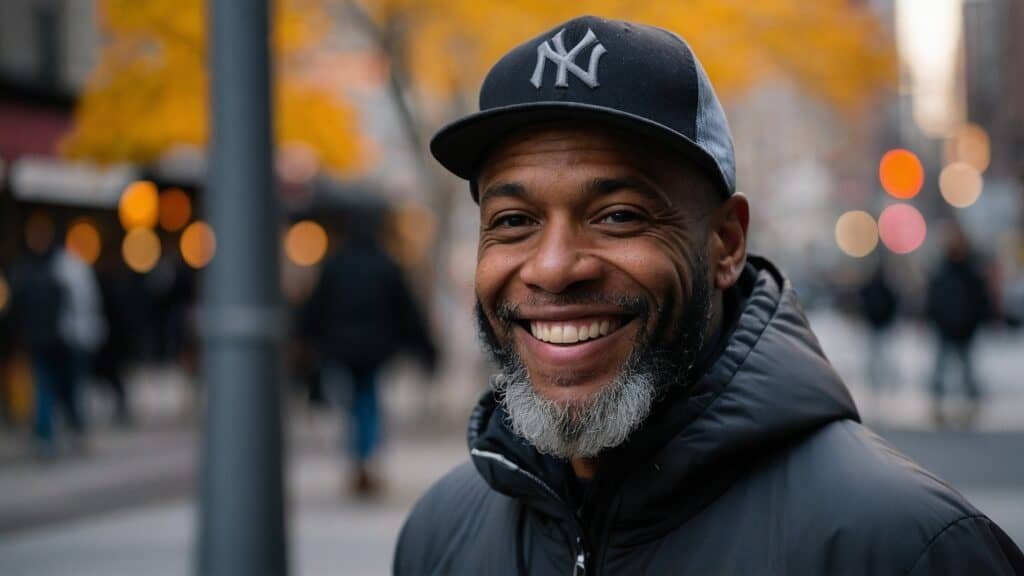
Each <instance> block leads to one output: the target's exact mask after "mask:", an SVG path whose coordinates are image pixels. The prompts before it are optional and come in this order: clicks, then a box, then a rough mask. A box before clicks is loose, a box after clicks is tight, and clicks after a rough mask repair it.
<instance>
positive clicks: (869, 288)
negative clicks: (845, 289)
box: [857, 260, 899, 394]
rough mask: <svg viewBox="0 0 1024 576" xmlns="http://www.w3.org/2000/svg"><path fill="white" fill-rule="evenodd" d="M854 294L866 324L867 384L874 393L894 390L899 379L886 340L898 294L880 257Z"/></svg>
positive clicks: (897, 301)
mask: <svg viewBox="0 0 1024 576" xmlns="http://www.w3.org/2000/svg"><path fill="white" fill-rule="evenodd" d="M857 296H858V297H859V300H860V312H861V315H862V316H863V317H864V320H865V321H866V322H867V326H868V353H867V356H866V357H865V367H866V373H867V377H868V384H869V385H870V386H871V389H872V390H873V391H874V393H875V394H880V393H881V392H882V391H883V390H886V389H889V390H892V389H894V388H895V386H896V383H897V381H898V377H897V374H895V373H894V371H893V363H892V358H891V356H890V354H889V350H888V348H887V346H886V339H887V338H888V335H889V328H890V327H891V326H892V324H893V321H894V320H895V319H896V312H897V310H898V309H899V297H898V295H897V294H896V290H895V289H894V288H893V287H892V283H891V282H890V281H889V277H888V276H887V275H886V271H885V266H884V264H883V262H882V261H881V260H879V261H878V264H877V265H876V266H875V269H874V270H873V271H872V273H871V276H870V277H868V279H867V281H866V282H864V283H863V284H862V285H861V286H860V289H859V290H858V291H857Z"/></svg>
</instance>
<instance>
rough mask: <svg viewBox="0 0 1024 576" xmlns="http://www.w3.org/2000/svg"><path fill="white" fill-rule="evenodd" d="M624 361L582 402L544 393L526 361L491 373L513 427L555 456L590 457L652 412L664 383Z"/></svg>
mask: <svg viewBox="0 0 1024 576" xmlns="http://www.w3.org/2000/svg"><path fill="white" fill-rule="evenodd" d="M636 364H637V363H636V362H627V363H626V365H625V366H623V368H622V370H621V371H620V372H619V375H618V376H617V377H616V378H615V381H613V382H611V383H610V384H608V385H606V386H604V387H603V388H602V389H601V390H600V391H598V392H597V393H595V394H594V395H593V396H592V397H591V398H588V399H587V400H586V402H584V403H582V404H568V403H564V402H556V401H554V400H549V399H547V398H543V397H542V396H540V395H539V394H537V391H536V390H535V389H534V387H533V384H532V383H531V382H530V377H529V375H528V374H527V372H526V366H525V365H523V363H522V362H521V361H520V362H518V365H517V366H514V367H513V366H507V367H505V368H503V369H502V370H501V371H499V372H498V373H497V374H495V375H494V376H493V377H492V378H491V387H492V388H493V389H494V391H495V392H497V393H498V397H499V398H501V402H502V405H503V406H504V408H505V413H506V414H507V415H508V417H507V425H508V426H509V428H510V429H511V430H512V432H513V433H515V434H516V435H518V436H520V437H521V438H523V439H524V440H526V441H527V442H529V443H530V444H531V445H532V446H533V447H534V448H536V449H537V450H538V451H539V452H541V453H544V454H550V455H552V456H554V457H556V458H566V459H568V458H572V457H579V458H589V457H593V456H597V455H598V454H599V453H601V452H603V451H604V450H606V449H608V448H613V447H615V446H618V445H619V444H622V443H623V442H625V441H626V438H628V437H629V435H630V434H632V433H633V431H634V430H636V429H637V428H638V427H639V426H640V424H642V423H643V422H644V421H645V420H646V419H647V416H648V414H650V412H651V407H652V406H653V405H654V401H655V399H656V398H657V397H658V396H659V394H660V390H661V389H662V386H661V385H660V384H659V379H658V375H657V374H654V373H652V371H651V370H650V369H644V367H643V366H637V365H636Z"/></svg>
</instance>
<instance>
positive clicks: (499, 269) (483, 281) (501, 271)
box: [475, 246, 522, 308]
mask: <svg viewBox="0 0 1024 576" xmlns="http://www.w3.org/2000/svg"><path fill="white" fill-rule="evenodd" d="M521 258H522V257H521V255H519V256H517V255H516V254H515V252H514V251H509V250H508V249H506V248H504V247H499V246H492V247H490V248H485V249H482V250H481V251H480V252H479V254H477V261H476V280H475V282H476V294H477V297H478V298H480V300H481V301H482V302H483V303H484V305H485V306H487V307H488V308H491V307H493V304H494V301H495V299H496V298H497V297H498V296H499V295H500V294H501V292H502V290H504V289H505V288H506V286H507V285H508V284H509V281H510V279H511V278H512V277H513V275H514V273H515V270H516V269H517V267H518V266H519V260H521Z"/></svg>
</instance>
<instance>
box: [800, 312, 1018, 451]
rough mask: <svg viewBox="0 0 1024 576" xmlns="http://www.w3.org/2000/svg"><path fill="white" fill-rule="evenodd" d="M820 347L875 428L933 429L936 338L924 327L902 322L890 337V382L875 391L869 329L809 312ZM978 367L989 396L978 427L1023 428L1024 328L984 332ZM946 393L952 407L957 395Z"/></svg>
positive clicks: (978, 344)
mask: <svg viewBox="0 0 1024 576" xmlns="http://www.w3.org/2000/svg"><path fill="white" fill-rule="evenodd" d="M808 318H809V320H810V322H811V327H812V328H813V329H814V332H815V334H817V336H818V340H819V342H820V343H821V347H822V349H823V350H824V351H825V355H826V356H827V357H828V359H829V361H830V362H831V363H832V365H833V366H834V367H835V369H836V371H837V372H838V373H839V375H840V376H841V377H842V378H843V381H844V382H845V383H846V385H847V387H848V388H849V389H850V392H851V393H852V395H853V399H854V401H855V402H856V403H857V408H858V409H859V410H860V413H861V416H862V417H863V418H864V421H865V422H866V423H867V424H869V425H872V426H878V427H883V428H894V429H907V430H932V429H934V423H933V422H932V417H931V396H930V393H929V388H930V385H931V379H932V374H933V369H934V368H933V367H934V362H935V340H934V336H933V335H932V333H931V331H930V330H928V327H927V326H925V325H923V324H917V323H911V322H901V323H899V324H897V325H895V326H894V327H893V328H892V329H891V330H890V333H889V335H888V340H887V343H886V352H887V353H888V360H889V362H890V364H891V368H892V370H891V382H892V385H891V386H889V387H888V388H887V389H886V390H884V391H883V392H882V393H880V394H878V393H875V392H874V391H873V390H872V389H871V387H870V386H869V385H868V382H867V379H866V376H865V374H866V372H867V365H868V362H873V361H877V359H869V358H868V357H867V354H868V352H867V343H868V335H867V331H866V329H865V328H864V326H863V325H862V324H859V323H857V322H852V321H850V320H849V319H848V318H846V317H843V316H841V315H839V314H838V313H837V312H835V311H834V310H831V309H826V310H812V311H809V313H808ZM974 353H975V357H974V367H975V371H976V374H977V378H978V380H979V382H980V384H981V387H982V389H983V390H984V392H985V393H986V397H985V398H984V399H983V402H982V406H981V410H980V413H979V415H978V418H977V421H976V423H975V428H976V429H978V430H986V431H1008V430H1024V330H1018V331H1016V332H1008V331H992V330H983V331H982V332H980V333H979V334H978V338H977V339H976V341H975V345H974ZM950 388H951V390H950V391H949V392H947V393H948V394H949V395H950V399H949V401H948V403H949V404H954V405H955V404H956V403H957V402H959V401H960V398H959V397H958V394H959V391H958V390H956V389H955V388H953V387H950Z"/></svg>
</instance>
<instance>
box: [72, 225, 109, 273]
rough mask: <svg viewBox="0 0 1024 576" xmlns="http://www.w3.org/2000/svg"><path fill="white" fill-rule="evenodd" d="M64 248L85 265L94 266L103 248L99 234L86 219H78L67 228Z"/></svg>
mask: <svg viewBox="0 0 1024 576" xmlns="http://www.w3.org/2000/svg"><path fill="white" fill-rule="evenodd" d="M64 246H65V247H66V248H67V249H68V250H69V251H71V252H73V253H74V254H75V255H76V256H78V257H79V258H81V259H82V260H83V261H84V262H85V263H86V264H95V263H96V261H97V260H99V257H100V250H102V248H103V245H102V242H101V241H100V233H99V231H98V230H97V229H96V226H95V225H93V223H92V221H91V220H89V219H88V218H79V219H78V220H76V221H75V223H74V224H72V225H71V226H70V227H69V228H68V233H67V236H65V239H64Z"/></svg>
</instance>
